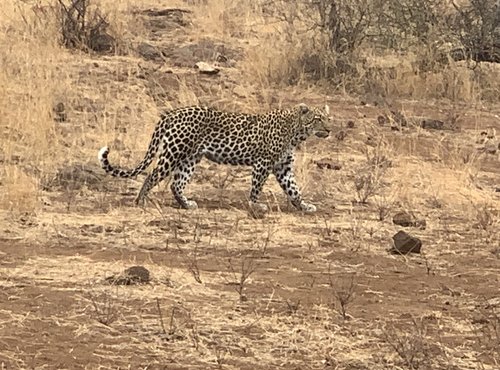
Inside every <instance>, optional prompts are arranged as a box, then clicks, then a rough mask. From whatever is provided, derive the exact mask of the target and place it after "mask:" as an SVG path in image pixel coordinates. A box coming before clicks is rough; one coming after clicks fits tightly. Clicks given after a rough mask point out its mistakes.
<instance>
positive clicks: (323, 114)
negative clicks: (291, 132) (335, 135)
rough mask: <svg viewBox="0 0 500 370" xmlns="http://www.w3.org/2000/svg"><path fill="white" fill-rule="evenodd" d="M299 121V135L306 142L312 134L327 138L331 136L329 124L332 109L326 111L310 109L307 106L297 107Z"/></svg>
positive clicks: (326, 106) (328, 108)
mask: <svg viewBox="0 0 500 370" xmlns="http://www.w3.org/2000/svg"><path fill="white" fill-rule="evenodd" d="M297 110H298V116H299V117H298V119H299V135H300V136H301V139H302V140H304V139H306V138H307V137H309V136H311V135H312V134H314V135H316V136H317V137H321V138H325V137H327V136H328V135H329V134H330V130H329V129H328V123H329V121H330V107H328V105H325V108H324V109H320V108H309V107H308V106H307V105H305V104H299V105H298V106H297Z"/></svg>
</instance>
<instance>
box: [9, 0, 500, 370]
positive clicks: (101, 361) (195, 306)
mask: <svg viewBox="0 0 500 370" xmlns="http://www.w3.org/2000/svg"><path fill="white" fill-rule="evenodd" d="M278 3H279V4H278ZM50 4H51V2H49V1H15V0H10V1H7V2H6V3H5V4H3V5H2V9H1V10H0V29H1V31H2V32H0V47H1V48H2V49H3V50H5V51H7V52H5V53H3V54H2V56H1V57H0V86H2V90H1V91H0V116H1V117H2V120H1V121H0V140H1V145H0V220H1V221H0V260H1V261H2V262H0V265H1V266H2V269H0V286H1V287H2V289H0V348H1V350H0V367H2V366H4V367H6V368H38V367H44V366H45V367H47V368H68V367H71V368H80V367H81V368H84V367H87V368H94V367H95V368H97V367H98V366H104V367H126V366H127V367H128V366H131V367H133V368H141V367H150V368H156V367H169V368H170V367H172V368H204V369H206V368H210V369H212V368H213V369H221V368H224V369H230V368H234V369H236V368H237V369H269V368H301V369H309V368H310V369H313V368H332V369H333V368H338V369H348V368H362V369H387V368H396V367H401V368H403V367H405V368H426V367H428V368H448V369H466V368H484V369H495V368H497V367H498V364H499V361H500V358H499V354H498V350H497V348H496V347H495V343H497V342H498V307H499V302H498V297H497V295H498V294H497V293H498V292H497V289H496V285H495V284H494V282H496V279H497V278H498V274H499V271H500V265H499V257H498V256H499V254H498V250H499V248H500V247H499V242H500V233H499V222H500V217H499V210H500V199H499V197H498V194H499V193H498V191H497V190H496V188H497V187H498V183H499V181H500V180H499V179H500V177H499V176H500V173H499V171H498V168H499V166H498V156H497V155H498V153H497V154H496V155H493V154H488V153H486V152H484V151H479V150H477V146H478V144H477V143H476V140H477V137H478V135H479V133H480V132H481V130H483V129H486V128H489V127H493V128H495V127H496V128H497V129H498V130H497V131H499V130H500V127H498V115H499V114H500V109H499V106H498V97H499V93H500V92H499V90H498V84H495V83H494V82H495V81H496V79H498V73H499V69H498V66H496V65H493V64H481V65H479V66H478V67H477V68H476V69H470V68H468V66H467V65H466V63H465V62H451V63H449V64H447V65H444V66H443V67H440V68H434V69H431V70H428V71H426V72H425V73H424V72H422V71H421V70H420V69H419V68H420V67H419V61H421V60H422V58H424V59H425V56H428V55H429V54H430V53H432V52H434V51H435V50H434V49H432V48H429V49H426V48H424V47H423V46H422V45H420V46H419V48H420V49H418V48H417V49H411V50H407V52H406V53H405V54H404V55H401V54H397V53H395V52H394V51H390V50H378V49H377V50H374V49H371V48H369V47H366V45H364V48H362V50H360V51H358V52H357V53H355V54H354V56H355V57H356V59H355V60H354V59H353V65H352V66H351V67H353V68H354V70H355V72H356V73H353V74H351V75H349V74H344V75H342V77H341V78H340V79H338V78H337V77H338V76H337V77H332V76H331V75H329V74H328V73H329V69H328V68H329V67H328V63H335V62H336V57H337V56H336V55H330V54H329V53H327V52H326V51H325V42H326V41H327V40H325V39H324V35H323V34H322V33H319V31H318V30H317V29H316V28H314V29H309V28H307V27H308V25H309V24H308V23H307V22H305V21H303V19H301V18H300V17H301V14H295V15H294V17H295V18H293V22H291V20H292V18H290V17H289V16H291V15H293V10H294V9H292V8H288V9H287V10H288V12H289V13H287V14H288V15H287V14H285V15H287V17H288V18H284V17H283V14H284V13H277V12H274V13H273V12H272V11H270V8H269V6H270V5H273V4H269V2H265V1H262V2H261V1H257V2H252V4H251V5H250V3H249V2H244V1H239V0H234V1H232V0H226V1H215V0H214V1H153V0H141V1H132V0H129V1H123V2H118V3H117V2H113V1H111V0H109V1H108V0H101V1H98V0H96V1H95V2H94V4H95V6H96V7H98V8H99V9H101V10H102V12H103V14H107V15H108V17H109V22H110V28H109V31H110V33H111V34H112V35H113V37H114V38H115V39H116V40H118V44H119V47H118V48H117V49H116V51H115V52H114V53H108V54H97V53H85V52H82V51H76V50H67V49H65V48H63V47H62V46H61V45H60V43H59V40H60V35H59V30H58V29H57V25H58V23H57V19H55V18H54V16H55V14H56V13H55V12H53V11H52V10H51V9H52V8H50V7H49V8H43V7H44V6H47V5H50ZM276 4H278V5H280V6H286V5H287V4H288V3H287V2H276ZM288 6H289V5H288ZM34 7H35V8H34ZM38 7H42V8H43V9H47V11H45V10H44V11H43V12H40V10H39V9H40V8H38ZM166 8H181V9H185V10H188V11H189V12H186V13H185V14H184V13H183V14H184V15H183V17H186V18H185V19H184V20H185V21H186V22H185V23H182V25H180V24H179V23H178V22H177V21H178V20H177V18H175V17H174V16H171V15H169V16H155V18H151V17H152V16H150V15H147V14H145V13H144V10H147V9H166ZM34 9H35V11H34ZM177 16H178V15H177ZM176 22H177V23H176ZM207 39H209V40H211V41H213V42H215V43H219V44H217V48H218V49H217V50H223V51H225V53H226V54H227V55H230V58H229V59H234V60H230V61H228V62H224V61H221V60H222V59H221V60H219V61H218V60H217V59H216V55H217V53H215V52H214V50H205V49H202V50H199V49H196V48H197V47H198V48H203V47H204V48H207V49H210V48H211V47H210V46H208V47H207V46H200V45H203V42H205V41H206V40H207ZM203 40H205V41H203ZM141 42H147V43H149V44H151V45H152V46H154V47H155V48H157V49H158V50H161V51H163V52H164V54H165V55H163V57H162V58H163V59H161V58H160V59H161V60H160V59H158V60H145V59H144V58H141V57H140V55H139V53H138V52H137V50H136V47H137V45H138V44H140V43H141ZM221 44H222V45H223V47H221V46H220V45H221ZM208 45H210V44H208ZM214 48H215V47H214ZM179 50H180V51H179ZM192 50H195V52H192ZM321 52H324V54H325V55H319V53H321ZM176 53H177V54H176ZM200 55H205V56H206V58H207V60H204V61H206V62H209V63H214V64H216V63H219V64H220V68H221V72H220V73H219V75H217V76H203V75H201V74H199V73H198V72H197V70H196V69H194V68H192V66H191V64H190V62H193V64H194V63H196V62H197V61H199V59H202V57H200ZM318 55H319V56H321V57H322V58H320V59H318V58H317V56H318ZM307 56H313V57H312V58H311V59H307V58H306V59H304V58H305V57H307ZM429 57H432V55H431V56H429ZM318 60H320V61H321V63H323V64H321V65H320V66H317V65H315V64H314V63H316V62H318ZM225 63H226V64H225ZM311 66H312V68H310V69H308V68H309V67H311ZM316 67H317V68H319V69H317V68H316ZM316 72H318V73H316ZM315 73H316V74H315ZM358 94H359V95H361V96H362V100H363V102H364V103H360V99H359V97H358ZM298 102H306V103H307V104H310V105H315V106H323V105H324V104H325V102H327V103H329V105H330V107H331V108H332V114H333V117H332V118H333V119H332V131H333V132H332V135H331V137H329V138H327V139H325V140H320V139H317V138H311V139H310V140H309V141H307V142H306V143H305V144H304V145H303V147H302V148H301V150H300V151H299V153H298V154H297V157H296V172H297V178H298V182H299V184H300V186H301V188H302V190H303V194H304V198H305V199H306V200H307V201H310V202H312V203H314V204H316V205H317V206H318V213H317V214H315V215H306V214H302V213H300V212H296V211H295V210H293V207H291V206H290V205H289V204H287V202H286V199H285V197H284V195H283V194H282V191H281V189H280V187H279V185H278V184H277V183H276V182H275V181H274V179H272V178H271V179H269V182H268V183H267V184H266V187H265V190H264V194H263V197H262V198H263V199H262V201H263V202H265V203H267V204H268V205H269V207H270V208H271V210H272V212H270V213H269V214H267V215H266V216H265V217H264V218H262V219H254V218H252V217H250V216H249V214H248V210H247V208H246V197H247V194H248V190H249V184H250V171H249V170H248V169H245V168H239V167H225V168H224V167H223V166H219V165H214V164H212V163H209V162H206V161H204V162H202V163H201V164H200V166H199V168H198V170H197V171H196V173H195V176H194V178H193V181H192V184H190V185H189V187H188V189H187V193H188V195H189V196H190V197H192V198H194V199H195V200H197V202H198V204H199V205H200V208H199V209H198V210H193V211H184V210H179V209H176V208H175V207H173V205H174V204H175V202H174V201H173V200H172V196H171V195H170V191H169V190H168V187H166V186H165V185H162V186H159V187H158V188H157V189H155V190H154V191H153V192H152V193H151V198H152V202H150V203H148V204H147V206H146V207H145V208H144V209H141V208H136V207H132V201H133V198H134V197H135V194H136V192H137V190H138V188H139V187H140V185H141V184H140V182H141V181H142V178H139V179H138V180H139V181H136V180H130V181H120V180H118V179H110V178H107V177H105V176H104V175H103V174H102V171H101V170H100V168H98V164H97V163H96V158H95V157H96V154H97V151H98V149H99V148H100V147H101V146H103V145H109V146H110V147H111V150H112V153H111V160H112V161H113V162H114V163H117V164H118V163H119V164H121V165H123V166H132V165H134V164H136V163H137V162H138V161H139V159H140V158H141V157H142V156H143V154H144V150H145V148H146V147H147V143H148V141H149V139H150V134H151V132H152V129H153V127H154V125H155V123H156V120H157V117H158V112H159V111H160V110H162V109H164V108H174V107H177V106H183V105H189V104H210V105H214V106H216V107H219V108H224V109H230V110H237V111H247V112H264V111H267V110H269V109H272V108H278V107H287V106H291V105H294V104H296V103H298ZM58 104H62V105H63V106H64V112H63V113H64V115H61V112H60V110H59V108H57V107H58ZM391 110H394V111H398V112H401V114H402V115H403V116H405V117H406V118H407V121H408V124H407V125H402V124H400V125H398V126H393V127H392V128H391V127H390V126H389V125H388V124H385V125H382V126H381V125H379V123H378V120H377V118H378V116H380V115H382V116H383V115H388V112H390V111H391ZM62 117H64V119H63V118H62ZM453 117H455V118H454V123H456V124H457V125H458V127H459V128H460V129H459V130H455V131H451V130H450V131H446V130H427V129H423V128H421V127H419V122H420V121H421V119H423V118H433V119H441V120H445V121H449V120H451V119H452V118H453ZM348 121H351V122H350V123H348ZM340 132H342V134H340ZM319 160H326V161H331V162H335V163H336V164H339V169H338V170H334V169H328V168H324V167H323V168H320V166H318V165H317V164H316V162H318V161H319ZM400 210H407V211H409V212H412V213H414V214H416V215H418V217H421V218H423V219H425V220H426V221H427V225H426V228H425V229H424V228H421V229H417V228H410V229H407V231H408V232H409V233H410V234H412V235H415V236H417V237H419V238H421V239H422V241H423V250H424V252H425V257H422V256H419V255H417V256H393V255H390V254H387V252H386V251H387V249H388V248H389V247H390V243H391V237H392V235H393V234H394V233H395V232H397V231H398V230H400V228H399V227H397V226H396V225H394V224H393V223H392V216H393V215H394V213H395V212H396V211H400ZM132 264H133V265H136V264H140V265H143V266H145V267H146V268H148V269H149V270H150V271H151V275H152V281H151V283H150V284H148V285H141V286H135V285H132V286H110V285H108V284H106V283H105V278H106V277H107V276H109V275H111V274H116V273H118V272H120V271H122V270H123V269H125V268H126V267H129V266H130V265H132ZM2 302H3V303H2ZM478 313H479V314H480V315H479V316H478ZM495 341H496V342H495Z"/></svg>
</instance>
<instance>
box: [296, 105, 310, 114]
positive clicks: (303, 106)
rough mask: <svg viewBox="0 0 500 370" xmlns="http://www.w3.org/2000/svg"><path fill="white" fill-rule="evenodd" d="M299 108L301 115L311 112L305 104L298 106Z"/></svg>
mask: <svg viewBox="0 0 500 370" xmlns="http://www.w3.org/2000/svg"><path fill="white" fill-rule="evenodd" d="M298 108H299V112H300V113H301V114H306V113H307V112H309V107H308V106H307V105H306V104H304V103H300V104H299V105H298Z"/></svg>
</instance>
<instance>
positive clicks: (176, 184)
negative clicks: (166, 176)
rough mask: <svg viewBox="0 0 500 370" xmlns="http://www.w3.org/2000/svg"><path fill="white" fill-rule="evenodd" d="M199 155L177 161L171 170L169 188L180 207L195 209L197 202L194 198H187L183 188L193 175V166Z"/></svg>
mask: <svg viewBox="0 0 500 370" xmlns="http://www.w3.org/2000/svg"><path fill="white" fill-rule="evenodd" d="M200 160H201V157H191V158H187V159H186V160H184V161H182V162H181V163H179V164H178V165H177V166H176V168H175V169H174V172H173V181H172V183H171V184H170V189H171V190H172V193H173V194H174V197H175V200H177V202H178V203H179V205H180V206H181V207H182V208H185V209H196V208H198V204H197V203H196V202H195V201H194V200H189V199H187V198H186V196H185V195H184V189H185V188H186V185H187V184H188V183H189V180H191V176H193V172H194V168H195V166H196V165H197V164H198V163H199V162H200Z"/></svg>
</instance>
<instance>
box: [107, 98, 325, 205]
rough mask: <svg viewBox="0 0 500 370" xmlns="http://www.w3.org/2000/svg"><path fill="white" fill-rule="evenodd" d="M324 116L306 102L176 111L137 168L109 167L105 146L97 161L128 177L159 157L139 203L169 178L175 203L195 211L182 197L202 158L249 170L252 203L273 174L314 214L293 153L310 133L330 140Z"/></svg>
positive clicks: (155, 135)
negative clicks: (258, 110) (262, 108)
mask: <svg viewBox="0 0 500 370" xmlns="http://www.w3.org/2000/svg"><path fill="white" fill-rule="evenodd" d="M328 115H329V111H328V106H326V107H325V110H324V111H323V110H320V109H317V108H313V109H309V108H308V107H307V106H306V105H304V104H301V105H299V106H297V107H295V108H293V109H290V110H274V111H271V112H268V113H266V114H241V113H230V112H222V111H219V110H217V109H213V108H207V107H199V106H193V107H186V108H179V109H174V110H172V111H169V112H166V113H165V114H163V115H162V117H161V119H160V121H159V122H158V124H157V125H156V128H155V130H154V133H153V137H152V138H151V141H150V143H149V147H148V151H147V153H146V156H145V157H144V159H143V160H142V161H141V163H139V165H138V166H137V167H136V168H134V169H131V170H124V169H120V168H117V167H114V166H112V165H111V164H110V163H109V160H108V154H109V149H108V148H107V147H103V148H102V149H101V150H100V151H99V155H98V158H99V162H100V163H101V167H102V168H103V169H104V170H105V171H106V172H107V173H109V174H110V175H112V176H115V177H125V178H130V177H136V176H137V175H139V174H140V173H142V172H144V171H145V170H146V168H147V167H148V166H149V165H150V164H151V163H152V161H153V159H155V157H158V161H157V165H156V167H155V168H154V169H153V171H152V172H151V173H150V174H149V175H148V176H147V178H146V180H145V182H144V184H143V186H142V188H141V190H140V192H139V194H138V196H137V198H136V203H137V204H138V203H141V202H143V200H144V198H145V197H146V195H147V194H148V192H149V191H150V190H151V188H153V187H154V186H155V185H157V184H158V183H159V182H160V181H162V180H163V179H165V178H169V177H173V181H172V182H171V185H170V188H171V190H172V193H173V194H174V197H175V199H176V200H177V202H178V203H179V204H180V206H181V207H183V208H196V207H197V204H196V202H195V201H192V200H188V199H187V198H186V197H185V195H184V188H185V187H186V185H187V183H188V182H189V180H190V178H191V176H192V174H193V172H194V168H195V166H196V164H198V163H199V162H200V160H201V159H202V158H203V157H205V158H207V159H209V160H211V161H214V162H217V163H223V164H232V165H245V166H252V168H253V171H252V189H251V191H250V201H251V203H252V204H256V202H257V200H258V198H259V195H260V193H261V190H262V187H263V185H264V183H265V181H266V180H267V178H268V176H269V174H270V173H273V174H274V175H275V176H276V179H277V180H278V182H279V184H280V186H281V188H282V189H283V191H284V192H285V193H286V194H287V196H288V197H289V199H290V201H291V202H292V204H293V205H294V206H295V207H297V208H298V209H300V210H303V211H306V212H314V211H315V210H316V207H315V206H314V205H312V204H308V203H306V202H304V201H303V200H302V196H301V193H300V190H299V187H298V185H297V183H296V181H295V177H294V174H293V160H294V150H295V149H296V148H297V146H298V145H299V144H300V143H301V142H303V141H304V140H305V139H307V137H309V136H310V135H311V134H316V135H317V136H318V137H326V136H328V134H329V130H328V129H327V127H326V124H327V122H328ZM261 206H262V205H261Z"/></svg>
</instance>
